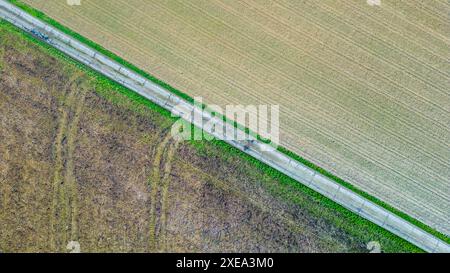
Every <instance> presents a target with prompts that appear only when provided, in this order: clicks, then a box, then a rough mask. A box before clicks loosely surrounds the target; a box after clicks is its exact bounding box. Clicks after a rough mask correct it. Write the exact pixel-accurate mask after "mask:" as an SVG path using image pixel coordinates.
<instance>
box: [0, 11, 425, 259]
mask: <svg viewBox="0 0 450 273" xmlns="http://www.w3.org/2000/svg"><path fill="white" fill-rule="evenodd" d="M0 27H1V28H4V29H6V30H7V31H9V32H12V33H16V34H18V35H21V36H22V37H23V38H24V39H25V40H27V41H30V42H32V43H35V44H36V45H37V46H39V47H41V48H43V49H44V50H45V52H46V53H48V54H50V55H51V56H53V57H55V58H57V59H59V60H63V61H64V62H66V63H68V64H70V65H73V66H74V67H76V68H79V69H81V70H83V71H84V72H85V73H86V75H87V76H89V77H90V80H91V81H92V84H93V86H94V87H95V91H96V92H97V93H98V94H99V95H100V96H102V97H104V98H106V99H107V100H109V101H111V102H112V103H113V104H115V105H119V106H125V107H126V108H128V109H130V110H133V111H136V112H139V113H143V112H146V113H147V114H148V113H149V111H150V116H152V115H153V114H154V113H159V114H161V115H162V117H164V119H165V122H163V124H161V125H162V126H164V128H170V126H171V125H172V124H173V122H175V121H176V118H173V117H172V116H171V115H170V112H169V111H167V110H165V109H164V108H162V107H160V106H159V105H156V104H154V103H152V102H151V101H149V100H148V99H146V98H144V97H142V96H140V95H138V94H137V93H135V92H133V91H132V90H129V89H127V88H126V87H124V86H122V85H120V84H118V83H116V82H114V81H113V80H110V79H108V78H107V77H105V76H104V75H102V74H100V73H98V72H96V71H94V70H92V69H91V68H89V67H88V66H86V65H84V64H82V63H79V62H78V61H76V60H74V59H72V58H71V57H68V56H67V55H65V54H64V53H62V52H60V51H58V50H57V49H55V48H53V47H51V46H50V45H48V44H46V43H44V42H42V41H40V40H38V39H36V38H35V37H34V36H32V35H30V34H28V33H26V32H24V31H21V30H19V29H18V28H16V27H15V26H13V25H11V24H10V23H8V22H6V21H3V20H1V21H0ZM190 144H191V145H192V146H193V147H194V148H196V149H197V151H199V153H200V154H203V155H204V156H206V157H210V156H219V157H220V158H222V159H225V160H234V159H238V160H241V159H242V160H245V161H246V162H248V163H249V164H250V165H251V166H252V167H255V169H256V170H258V171H260V172H261V173H263V174H264V176H265V177H267V178H268V179H267V180H266V179H263V181H262V182H263V183H265V184H264V186H265V187H266V188H267V189H268V190H270V192H271V193H273V194H274V195H276V196H280V197H281V198H282V200H286V201H287V202H292V203H293V204H296V205H298V206H302V207H308V209H309V211H311V212H312V213H313V215H314V216H316V217H318V218H321V217H324V215H325V218H326V219H327V220H328V221H330V222H331V223H332V224H333V225H335V226H336V227H338V228H341V229H342V230H344V231H345V232H347V233H348V234H349V235H351V236H354V237H355V238H358V239H360V240H366V241H367V240H379V241H380V242H381V243H382V245H383V250H385V251H388V252H422V250H421V249H420V248H418V247H416V246H414V245H413V244H411V243H409V242H407V241H405V240H404V239H402V238H400V237H398V236H396V235H394V234H392V233H391V232H389V231H387V230H385V229H383V228H381V227H379V226H377V225H376V224H374V223H372V222H370V221H368V220H366V219H364V218H362V217H360V216H358V215H357V214H355V213H353V212H351V211H349V210H347V209H346V208H344V207H342V206H340V205H339V204H337V203H335V202H333V201H332V200H330V199H328V198H327V197H325V196H322V195H321V194H319V193H317V192H315V191H313V190H311V189H310V188H308V187H306V186H304V185H303V184H301V183H298V182H297V181H296V180H294V179H292V178H290V177H288V176H286V175H284V174H282V173H281V172H279V171H277V170H275V169H273V168H272V167H270V166H268V165H266V164H264V163H262V162H260V161H258V160H257V159H255V158H253V157H251V156H249V155H247V154H245V153H243V152H241V151H240V150H238V149H236V148H234V147H232V146H230V145H228V144H227V143H225V142H223V141H220V140H213V141H191V142H190ZM270 180H275V181H277V182H278V183H276V184H274V183H272V184H270V183H268V182H267V181H270ZM299 193H300V194H299ZM301 194H304V196H306V197H307V198H301ZM305 200H306V201H305ZM311 200H312V201H313V202H310V201H311Z"/></svg>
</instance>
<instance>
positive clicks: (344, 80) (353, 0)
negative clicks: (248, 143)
mask: <svg viewBox="0 0 450 273" xmlns="http://www.w3.org/2000/svg"><path fill="white" fill-rule="evenodd" d="M23 2H25V3H28V4H30V5H31V6H33V7H35V8H37V9H39V10H41V11H43V12H44V13H46V14H47V15H48V16H50V17H52V18H54V19H56V20H57V21H59V22H61V23H62V24H63V25H65V26H67V27H69V28H71V29H73V30H74V31H76V32H78V33H80V34H81V35H83V36H85V37H87V38H89V39H91V40H92V41H94V42H96V43H98V44H100V45H102V46H104V47H105V48H107V49H108V50H110V51H112V52H114V53H115V54H117V55H119V56H121V57H122V58H124V59H125V60H128V61H130V62H132V63H133V64H135V65H137V66H138V67H140V68H142V69H143V70H145V71H147V72H149V73H151V74H153V75H155V76H156V77H158V78H160V79H161V80H163V81H165V82H167V83H169V84H171V85H173V86H174V87H176V88H178V89H179V90H181V91H182V92H185V93H187V94H188V95H190V96H192V97H194V96H201V97H203V98H204V101H205V102H206V103H209V104H219V105H222V106H223V105H227V104H244V105H249V104H250V105H260V104H266V105H270V104H277V105H280V110H281V144H282V146H284V147H285V148H287V149H289V150H291V151H293V152H295V153H297V154H298V155H300V156H302V157H304V158H306V159H307V160H309V161H311V162H313V163H315V164H317V165H318V166H320V167H322V168H324V169H326V170H328V171H330V172H332V173H333V174H335V175H337V176H338V177H341V178H342V179H344V180H346V181H348V182H350V183H352V184H353V185H354V186H356V187H358V188H360V189H361V190H363V191H365V192H367V193H369V194H371V195H373V196H375V197H377V198H378V199H381V200H382V201H384V202H386V203H388V204H390V205H392V206H394V207H395V208H397V209H399V210H401V211H403V212H405V213H407V214H409V215H411V216H413V217H415V218H416V219H418V220H421V221H422V222H424V223H426V224H428V225H429V226H431V227H433V228H435V229H437V230H439V231H441V232H444V233H446V234H450V229H449V228H450V213H449V211H450V192H449V191H450V168H449V162H450V149H449V146H450V145H449V144H450V91H449V90H450V73H449V71H450V63H449V62H448V60H449V57H450V35H449V34H450V20H449V14H450V5H449V3H448V2H447V1H444V0H438V1H418V0H417V1H394V0H382V1H381V6H370V5H368V4H367V2H366V1H365V0H349V1H335V0H324V1H294V0H283V1H268V0H255V1H221V0H213V1H210V0H208V1H206V0H196V1H175V0H171V1H159V0H158V1H148V0H145V1H144V0H115V1H106V0H95V1H87V0H86V1H82V4H81V6H69V5H67V4H66V1H62V0H61V1H43V0H25V1H23Z"/></svg>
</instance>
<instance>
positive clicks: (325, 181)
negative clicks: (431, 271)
mask: <svg viewBox="0 0 450 273" xmlns="http://www.w3.org/2000/svg"><path fill="white" fill-rule="evenodd" d="M0 15H1V17H3V18H4V19H6V21H8V22H10V23H13V24H14V25H16V26H18V27H19V28H20V29H22V30H25V31H26V32H28V33H31V34H34V36H38V38H40V40H42V41H44V42H45V43H47V44H49V45H50V46H52V47H55V48H56V49H58V50H59V51H62V52H63V53H65V54H66V55H69V56H70V57H72V58H74V59H75V60H77V61H79V62H81V63H83V64H85V65H87V66H89V67H91V68H92V69H94V70H95V71H97V72H100V73H101V74H103V75H105V76H106V77H108V78H110V79H112V80H114V81H115V82H117V83H119V84H121V85H123V86H125V87H127V88H129V89H131V90H133V91H134V92H136V93H138V94H139V95H141V96H143V97H145V98H147V99H149V100H151V101H152V102H154V103H155V104H157V105H159V106H161V107H163V108H164V109H166V110H169V111H171V112H174V111H175V109H174V107H175V106H177V109H178V110H179V109H180V106H181V108H184V109H185V110H186V111H195V112H199V111H201V110H202V109H200V108H197V107H195V106H193V105H192V103H191V102H190V100H189V99H185V98H183V96H181V97H180V96H179V95H178V94H174V92H171V91H172V90H171V88H164V87H165V86H163V87H161V86H160V85H159V84H158V83H155V82H154V80H153V79H150V80H149V79H148V77H144V76H142V75H139V74H141V73H137V72H136V73H135V72H134V71H130V69H128V68H126V67H125V66H124V65H122V64H120V63H119V62H115V61H113V60H111V58H109V57H107V56H105V54H101V53H100V52H99V51H98V50H94V49H92V48H91V47H89V46H87V45H85V44H83V43H82V42H80V41H79V40H78V39H75V38H73V37H72V36H71V35H68V34H66V33H64V32H61V31H59V30H57V29H56V28H55V27H53V26H51V25H49V24H46V23H44V22H42V21H41V20H39V19H37V18H36V17H34V16H32V15H30V14H28V13H26V12H24V11H23V10H21V9H19V8H18V7H16V6H15V5H13V4H11V3H9V2H8V1H6V0H0ZM36 33H37V34H40V35H36ZM164 85H167V84H164ZM167 89H169V90H167ZM172 89H173V88H172ZM177 92H178V93H181V92H180V91H177ZM184 96H186V95H185V94H184ZM202 108H203V107H202ZM175 112H176V111H175ZM205 118H206V119H211V118H213V117H212V116H209V117H208V116H206V117H205ZM189 122H191V121H189ZM218 123H223V124H224V126H225V127H226V128H227V129H229V130H234V129H235V125H234V124H233V125H231V124H230V123H229V122H227V121H223V120H222V119H218ZM193 125H196V126H198V127H201V126H199V125H200V124H196V121H194V122H193ZM238 127H239V126H238ZM211 134H212V135H214V136H216V137H219V138H220V137H221V136H220V135H217V133H211ZM225 142H226V143H228V144H230V145H231V146H233V147H235V148H237V149H239V150H241V151H242V152H244V153H246V154H248V155H250V156H252V157H254V158H256V159H258V160H259V161H261V162H263V163H265V164H267V165H268V166H270V167H272V168H274V169H276V170H278V171H280V172H281V173H283V174H285V175H287V176H289V177H291V178H293V179H295V180H297V181H299V182H300V183H302V184H304V185H306V186H308V187H309V188H312V189H313V190H315V191H316V192H318V193H320V194H322V195H323V196H325V197H327V198H329V199H331V200H333V201H334V202H336V203H337V204H340V205H342V206H343V207H345V208H347V209H348V210H350V211H352V212H354V213H355V214H357V215H359V216H361V217H363V218H365V219H367V220H369V221H371V222H373V223H375V224H378V225H379V226H381V227H383V228H385V229H386V230H388V231H390V232H391V233H393V234H396V235H397V236H399V237H401V238H403V239H405V240H407V241H409V242H411V243H413V244H415V245H417V246H419V247H420V248H422V249H423V250H425V251H428V252H450V245H449V244H448V243H446V242H444V241H443V240H440V239H438V238H436V236H433V235H431V234H429V233H428V232H426V231H424V230H423V229H421V228H419V227H418V226H415V225H414V224H412V223H410V222H409V221H407V220H405V219H402V218H401V217H400V216H398V215H396V214H395V213H394V212H391V211H389V210H387V209H385V208H383V207H382V206H381V205H377V204H375V203H374V202H372V201H369V200H367V198H364V197H362V196H360V195H358V194H357V193H355V192H353V191H352V190H351V189H348V188H347V187H342V186H341V185H340V184H341V183H339V182H338V181H333V179H332V178H329V177H327V176H326V175H324V174H322V173H321V171H320V170H317V169H316V170H314V168H311V167H308V166H307V165H308V164H303V163H302V162H301V161H297V160H295V159H294V158H291V157H289V156H288V155H287V154H285V153H283V152H282V151H279V150H273V149H272V150H271V147H269V145H268V144H266V143H263V142H261V141H259V140H258V139H257V138H255V139H254V141H253V142H252V143H250V145H249V143H248V142H246V141H245V142H240V141H230V140H226V141H225ZM287 152H288V154H289V151H287ZM310 164H311V163H310ZM362 204H364V205H362ZM388 215H389V217H387V216H388ZM380 219H381V221H380ZM384 219H387V220H386V221H385V222H384V223H383V220H384ZM422 225H423V224H422ZM435 232H436V231H435ZM441 236H444V238H447V236H445V235H441ZM446 241H447V240H446Z"/></svg>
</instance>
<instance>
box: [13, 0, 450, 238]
mask: <svg viewBox="0 0 450 273" xmlns="http://www.w3.org/2000/svg"><path fill="white" fill-rule="evenodd" d="M8 1H9V2H10V3H12V4H14V5H16V6H17V7H19V8H21V9H23V10H24V11H26V12H28V13H29V14H31V15H32V16H34V17H36V18H38V19H41V20H42V21H44V22H46V23H48V24H50V25H52V26H54V27H55V28H57V29H59V30H60V31H62V32H64V33H66V34H68V35H70V36H72V37H74V38H76V39H78V40H79V41H81V42H83V43H85V44H86V45H88V46H90V47H92V48H94V49H95V50H97V51H98V52H100V53H102V54H104V55H105V56H108V57H109V58H111V59H113V60H114V61H116V62H118V63H120V64H121V65H123V66H125V67H127V68H128V69H130V70H132V71H134V72H136V73H137V74H139V75H141V76H143V77H145V78H147V79H149V80H151V81H152V82H154V83H156V84H158V85H160V86H161V87H163V88H165V89H167V90H169V91H170V92H172V93H174V94H176V95H178V96H179V97H181V98H183V99H185V100H187V101H189V102H191V103H192V102H194V99H193V98H192V97H190V96H189V95H187V94H186V93H184V92H181V91H180V90H178V89H176V88H174V87H172V86H171V85H169V84H167V83H165V82H163V81H162V80H160V79H158V78H156V77H155V76H153V75H151V74H149V73H147V72H145V71H143V70H141V69H140V68H138V67H136V66H135V65H133V64H131V63H130V62H127V61H125V60H124V59H122V58H121V57H119V56H117V55H116V54H114V53H112V52H110V51H108V50H107V49H105V48H104V47H102V46H100V45H98V44H96V43H94V42H93V41H91V40H89V39H87V38H85V37H83V36H82V35H80V34H78V33H76V32H74V31H72V30H71V29H69V28H67V27H65V26H63V25H61V24H60V23H58V22H57V21H55V20H53V19H52V18H50V17H49V16H47V15H46V14H44V13H43V12H41V11H39V10H37V9H35V8H33V7H31V6H29V5H27V4H25V3H23V2H22V1H20V0H8ZM127 96H128V97H130V95H127ZM136 96H139V95H137V94H136ZM139 100H147V99H145V98H142V97H141V98H139ZM202 107H203V108H207V106H205V105H202ZM222 118H223V119H224V121H226V122H229V123H231V124H233V125H234V126H236V127H238V128H240V129H242V130H244V131H245V132H247V133H250V134H252V135H253V136H255V137H257V138H258V139H260V140H262V141H264V139H263V138H261V137H260V136H259V135H257V134H255V133H253V132H251V131H250V130H249V129H248V128H245V127H243V126H242V125H240V124H237V123H236V122H234V121H230V120H228V119H226V118H225V117H222ZM278 151H280V152H282V153H284V154H285V155H287V156H290V157H291V158H293V159H295V160H297V161H299V162H301V163H303V164H305V165H306V166H308V167H310V168H312V169H313V170H315V171H317V172H319V173H321V174H322V175H324V176H326V177H328V178H330V179H332V180H334V181H335V182H337V183H339V184H340V185H342V186H343V187H345V188H347V189H349V190H351V191H353V192H355V193H357V194H359V195H361V196H363V197H365V198H366V199H368V200H370V201H371V202H373V203H375V204H377V205H379V206H381V207H383V208H385V209H386V210H388V211H390V212H392V213H394V214H396V215H397V216H399V217H401V218H402V219H404V220H406V221H408V222H409V223H411V224H413V225H415V226H417V227H419V228H420V229H423V230H425V231H426V232H428V233H430V234H433V235H434V236H436V237H437V238H439V239H441V240H443V241H445V242H447V243H449V244H450V237H449V236H446V235H445V234H443V233H441V232H439V231H437V230H435V229H433V228H432V227H430V226H428V225H426V224H424V223H422V222H421V221H419V220H417V219H415V218H413V217H411V216H409V215H408V214H406V213H404V212H402V211H400V210H398V209H396V208H394V207H392V206H390V205H388V204H387V203H385V202H383V201H381V200H380V199H378V198H376V197H374V196H372V195H370V194H368V193H366V192H364V191H362V190H360V189H358V188H356V187H355V186H353V185H352V184H350V183H349V182H347V181H344V180H343V179H341V178H339V177H337V176H336V175H334V174H332V173H331V172H329V171H327V170H324V169H322V168H321V167H319V166H317V165H315V164H314V163H312V162H310V161H308V160H307V159H305V158H303V157H301V156H299V155H297V154H295V153H294V152H292V151H289V150H287V149H285V148H283V147H278Z"/></svg>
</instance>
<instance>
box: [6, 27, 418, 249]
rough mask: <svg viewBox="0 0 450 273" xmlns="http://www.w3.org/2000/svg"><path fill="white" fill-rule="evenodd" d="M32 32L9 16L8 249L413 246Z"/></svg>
mask: <svg viewBox="0 0 450 273" xmlns="http://www.w3.org/2000/svg"><path fill="white" fill-rule="evenodd" d="M24 37H25V36H23V34H22V33H21V32H19V31H18V30H16V29H15V28H13V27H12V26H10V25H7V24H5V23H3V22H2V23H0V122H1V126H0V139H1V141H0V251H1V252H68V251H69V250H68V249H67V245H68V243H69V242H71V241H75V242H78V243H79V244H80V247H81V251H82V252H186V251H190V252H192V251H195V252H197V251H198V252H223V251H224V252H225V251H226V252H367V251H368V250H367V249H366V244H367V243H368V242H369V241H379V242H380V243H381V246H382V250H383V251H386V252H393V251H395V252H402V251H411V249H412V250H414V248H413V247H412V246H411V245H410V244H408V243H406V242H405V241H403V240H401V239H399V238H398V237H395V236H393V235H391V234H389V233H387V232H385V231H383V230H382V229H381V228H378V227H377V226H375V225H374V224H371V223H369V222H367V221H364V220H362V219H359V218H358V217H356V216H355V215H353V214H351V213H349V212H348V211H346V210H345V209H336V207H334V206H333V205H332V202H325V201H323V200H322V199H320V198H318V197H317V196H314V195H311V193H309V191H307V190H306V189H305V188H301V187H298V186H297V185H298V184H297V183H296V182H295V181H294V182H287V181H288V180H287V178H282V177H278V178H277V177H276V176H273V175H271V174H270V173H268V172H266V171H263V170H261V169H260V168H258V167H257V165H255V164H256V163H255V162H253V161H251V160H247V159H245V158H244V157H243V156H242V155H240V154H239V153H237V152H236V151H234V152H233V151H232V150H231V151H229V150H227V149H225V148H224V147H223V146H220V145H217V144H214V143H210V142H199V143H196V142H194V143H191V142H181V143H176V142H174V140H173V139H171V138H170V137H169V135H170V134H169V132H170V128H171V126H172V124H173V122H174V120H173V119H172V118H170V117H169V115H168V114H167V113H166V114H165V115H164V114H162V112H161V110H160V109H159V108H155V106H152V107H150V106H151V105H150V106H149V105H146V104H143V103H139V101H137V100H132V99H130V97H129V96H128V95H127V93H126V92H125V91H123V90H125V89H124V88H121V87H120V86H118V85H114V84H113V83H112V82H110V81H108V80H106V79H105V78H103V77H101V76H99V75H97V74H95V73H93V72H90V71H89V70H87V69H86V68H83V67H80V66H77V65H76V64H75V63H74V62H73V61H67V60H66V59H65V57H63V56H61V55H58V53H57V52H56V51H55V50H53V49H49V48H44V47H43V46H42V45H38V44H37V43H35V41H32V40H30V38H27V39H24ZM128 92H129V93H130V94H132V92H131V91H128ZM158 109H159V110H158ZM355 217H356V218H355Z"/></svg>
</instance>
